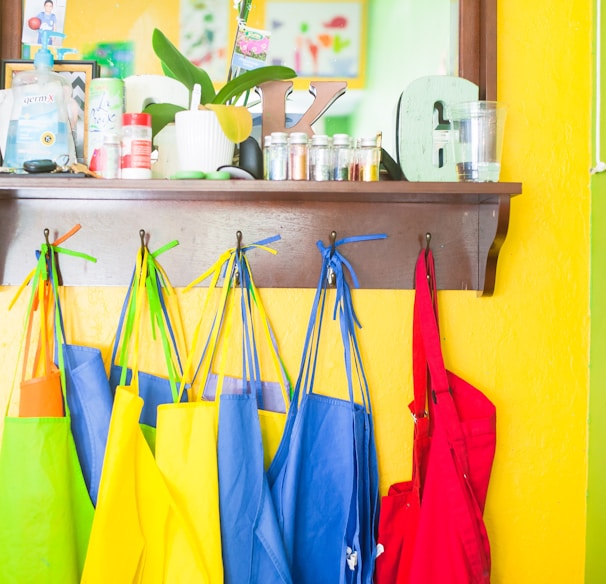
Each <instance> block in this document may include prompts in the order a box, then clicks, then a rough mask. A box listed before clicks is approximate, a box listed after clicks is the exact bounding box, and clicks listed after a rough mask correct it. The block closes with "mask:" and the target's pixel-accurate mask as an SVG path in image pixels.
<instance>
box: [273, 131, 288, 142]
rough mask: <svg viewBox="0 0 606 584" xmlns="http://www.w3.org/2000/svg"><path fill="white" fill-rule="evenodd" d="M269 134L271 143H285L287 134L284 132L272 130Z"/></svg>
mask: <svg viewBox="0 0 606 584" xmlns="http://www.w3.org/2000/svg"><path fill="white" fill-rule="evenodd" d="M270 136H271V143H272V144H286V138H287V136H288V134H287V133H286V132H272V133H271V134H270Z"/></svg>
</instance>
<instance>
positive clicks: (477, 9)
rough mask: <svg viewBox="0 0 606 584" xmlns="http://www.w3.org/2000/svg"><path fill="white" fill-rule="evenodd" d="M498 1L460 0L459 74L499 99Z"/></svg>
mask: <svg viewBox="0 0 606 584" xmlns="http://www.w3.org/2000/svg"><path fill="white" fill-rule="evenodd" d="M22 7H23V3H22V0H2V4H1V5H0V59H20V58H21V26H22V23H21V18H22V11H23V8H22ZM496 45H497V0H459V75H460V76H461V77H464V78H465V79H469V80H470V81H473V82H474V83H476V84H477V85H478V86H479V87H480V99H491V100H492V99H496V98H497V46H496Z"/></svg>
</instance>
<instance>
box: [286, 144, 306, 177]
mask: <svg viewBox="0 0 606 584" xmlns="http://www.w3.org/2000/svg"><path fill="white" fill-rule="evenodd" d="M308 141H309V139H308V137H307V134H306V133H305V132H293V133H292V134H291V135H290V139H289V140H288V178H289V179H290V180H307V143H308Z"/></svg>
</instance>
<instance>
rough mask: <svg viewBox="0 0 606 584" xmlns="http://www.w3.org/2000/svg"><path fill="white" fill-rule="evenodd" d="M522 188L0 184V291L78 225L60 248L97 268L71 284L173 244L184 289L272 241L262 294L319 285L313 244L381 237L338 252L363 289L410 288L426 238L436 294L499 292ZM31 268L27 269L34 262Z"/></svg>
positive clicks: (263, 261) (79, 269) (75, 270)
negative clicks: (244, 248) (333, 235)
mask: <svg viewBox="0 0 606 584" xmlns="http://www.w3.org/2000/svg"><path fill="white" fill-rule="evenodd" d="M521 191H522V185H521V184H520V183H422V182H406V181H381V182H378V183H353V182H349V183H337V182H327V183H318V182H312V181H309V182H307V181H304V182H303V181H302V182H293V181H247V180H242V181H239V180H232V181H170V180H95V179H78V178H63V177H53V178H48V177H43V178H38V177H17V176H11V177H0V225H1V227H2V229H1V231H0V244H1V245H2V248H3V250H4V253H3V254H2V255H1V258H0V270H1V271H2V283H3V284H19V283H21V281H22V280H23V278H24V277H25V275H26V274H27V272H28V271H29V270H30V269H31V267H32V265H33V262H34V251H35V250H36V249H38V248H39V246H40V243H41V241H43V230H44V228H48V229H49V230H50V232H51V240H52V239H53V237H55V236H57V235H60V234H62V233H64V232H66V231H67V230H68V229H70V228H71V227H73V225H75V224H76V223H79V224H81V225H82V229H81V230H80V231H79V232H78V233H77V234H76V235H74V237H72V238H71V239H70V240H68V242H67V243H66V244H65V246H66V247H68V248H70V249H75V250H79V251H82V252H86V253H89V254H91V255H93V256H94V257H96V258H97V260H98V261H97V263H96V264H91V263H89V262H85V261H84V260H79V259H76V258H62V259H61V269H62V273H63V278H64V283H65V284H66V285H91V286H97V285H126V284H127V283H128V280H129V277H130V273H131V270H132V266H133V262H134V259H135V254H136V250H137V247H138V245H139V243H140V241H139V230H140V229H144V230H145V231H146V233H147V234H148V237H149V244H148V245H149V247H150V249H151V250H154V249H157V248H159V247H161V246H162V245H164V244H165V243H167V242H169V241H172V240H174V239H177V240H178V241H179V243H180V245H178V246H177V247H175V248H174V249H172V250H170V251H169V252H167V253H166V255H165V256H163V257H162V261H161V263H162V265H163V266H164V267H165V269H166V271H167V272H168V275H169V277H170V278H171V281H172V283H173V284H174V285H177V286H182V285H186V284H188V283H189V282H190V281H192V280H193V279H194V278H196V277H197V276H198V275H199V274H201V273H202V272H203V271H205V270H206V268H208V267H209V266H210V265H211V264H212V263H213V262H214V260H215V259H216V258H217V257H218V255H219V254H220V253H221V252H222V251H224V250H225V249H226V248H228V247H232V246H234V245H235V243H236V236H235V234H236V231H238V230H240V231H242V233H243V243H244V244H249V243H253V242H254V241H257V240H260V239H264V238H266V237H269V236H272V235H276V234H279V235H280V236H281V239H280V240H279V241H277V242H276V243H275V244H273V247H274V248H275V249H276V250H277V251H278V254H277V255H276V256H274V255H271V254H268V253H265V252H263V251H252V252H251V263H252V265H253V270H254V275H255V281H256V283H257V285H258V286H260V287H282V288H309V287H315V286H316V284H317V277H318V273H319V269H320V256H319V253H318V251H317V248H316V241H318V240H322V241H324V243H325V244H326V245H328V237H329V234H330V232H331V231H333V230H334V231H336V232H337V237H338V239H340V238H342V237H348V236H352V235H363V234H369V233H385V234H386V235H387V236H388V237H387V239H386V240H380V241H370V242H364V243H354V244H348V245H345V246H343V247H342V248H341V250H342V252H343V254H344V255H345V256H346V257H347V258H348V259H349V260H350V261H351V263H352V265H353V267H354V269H355V270H356V274H357V276H358V278H359V281H360V285H361V287H363V288H405V289H406V288H412V285H413V268H414V263H415V261H416V257H417V254H418V252H419V249H420V248H421V247H422V246H423V245H424V242H425V234H426V233H428V232H429V233H431V235H432V239H431V245H432V249H433V250H434V254H435V257H436V269H437V274H438V287H439V288H440V289H454V290H462V289H463V290H464V289H469V290H478V291H479V292H481V293H484V294H486V295H489V294H492V292H493V290H494V283H495V275H496V264H497V259H498V254H499V250H500V248H501V245H502V244H503V241H504V240H505V237H506V234H507V228H508V224H509V209H510V199H511V197H512V196H514V195H517V194H519V193H521ZM30 258H31V259H30Z"/></svg>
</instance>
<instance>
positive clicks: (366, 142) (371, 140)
mask: <svg viewBox="0 0 606 584" xmlns="http://www.w3.org/2000/svg"><path fill="white" fill-rule="evenodd" d="M376 145H377V138H376V136H364V137H363V138H361V140H360V146H373V147H376Z"/></svg>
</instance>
